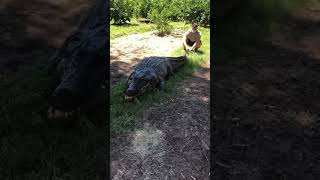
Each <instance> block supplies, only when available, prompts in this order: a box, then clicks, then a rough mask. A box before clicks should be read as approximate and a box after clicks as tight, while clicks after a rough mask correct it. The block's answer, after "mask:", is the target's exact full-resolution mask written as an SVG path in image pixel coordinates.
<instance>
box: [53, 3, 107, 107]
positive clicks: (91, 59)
mask: <svg viewBox="0 0 320 180" xmlns="http://www.w3.org/2000/svg"><path fill="white" fill-rule="evenodd" d="M108 11H109V7H108V4H107V0H96V4H95V5H94V7H92V9H91V10H90V11H89V13H88V14H87V16H85V17H84V18H83V19H82V21H81V23H80V25H79V27H78V29H77V30H76V31H75V32H74V33H72V34H71V35H70V36H69V37H68V38H67V39H66V41H65V42H64V44H63V45H62V47H61V48H60V49H59V51H57V52H56V54H55V55H54V56H53V57H52V59H51V61H50V63H51V68H53V69H54V70H55V72H56V73H57V74H58V75H59V79H60V83H59V84H58V86H57V87H56V89H55V90H54V92H53V93H52V95H51V97H50V98H49V102H50V104H51V105H52V106H53V107H54V108H56V109H59V110H63V111H72V110H75V109H77V108H79V107H80V105H81V104H83V103H85V102H86V101H88V100H90V99H93V98H94V95H95V92H97V90H98V89H99V88H101V86H102V84H103V83H105V81H106V80H105V75H106V72H107V71H106V68H107V66H106V65H107V64H106V62H107V58H108V54H107V44H108V42H109V30H108V24H109V19H108ZM103 99H105V98H103Z"/></svg>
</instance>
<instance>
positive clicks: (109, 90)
mask: <svg viewBox="0 0 320 180" xmlns="http://www.w3.org/2000/svg"><path fill="white" fill-rule="evenodd" d="M105 1H106V6H107V8H106V10H107V17H106V18H107V20H106V38H107V47H106V54H107V56H106V58H105V59H106V61H105V63H106V70H105V72H106V73H105V75H106V77H105V78H106V79H105V85H106V116H105V117H106V118H105V121H106V126H105V127H106V162H105V163H106V174H107V177H106V180H109V179H111V175H110V93H111V89H110V1H109V0H105Z"/></svg>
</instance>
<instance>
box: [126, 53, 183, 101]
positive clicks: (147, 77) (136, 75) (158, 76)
mask: <svg viewBox="0 0 320 180" xmlns="http://www.w3.org/2000/svg"><path fill="white" fill-rule="evenodd" d="M186 61H187V57H186V56H180V57H157V56H152V57H147V58H144V59H143V60H142V61H141V62H140V63H139V64H138V65H137V67H136V68H135V70H134V71H133V72H132V73H131V74H130V76H129V78H128V81H127V87H128V88H127V90H126V92H125V98H126V99H127V100H133V99H134V97H136V96H138V95H140V94H142V93H143V92H144V91H145V90H146V89H147V88H149V87H151V88H159V89H163V87H164V81H165V80H166V79H168V78H169V77H170V76H172V75H173V74H174V71H175V70H176V69H178V68H179V67H181V66H183V65H184V64H185V63H186Z"/></svg>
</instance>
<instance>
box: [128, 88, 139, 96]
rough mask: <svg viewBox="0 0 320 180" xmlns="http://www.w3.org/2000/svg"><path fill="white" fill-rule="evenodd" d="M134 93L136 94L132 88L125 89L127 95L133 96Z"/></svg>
mask: <svg viewBox="0 0 320 180" xmlns="http://www.w3.org/2000/svg"><path fill="white" fill-rule="evenodd" d="M136 94H137V91H135V90H132V89H128V90H127V91H126V95H127V96H134V95H136Z"/></svg>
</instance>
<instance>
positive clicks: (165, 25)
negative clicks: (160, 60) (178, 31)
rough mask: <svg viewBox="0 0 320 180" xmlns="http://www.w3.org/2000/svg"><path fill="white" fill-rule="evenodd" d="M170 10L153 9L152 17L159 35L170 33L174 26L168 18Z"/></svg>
mask: <svg viewBox="0 0 320 180" xmlns="http://www.w3.org/2000/svg"><path fill="white" fill-rule="evenodd" d="M167 15H168V10H167V9H164V10H163V11H159V10H158V9H154V10H152V11H151V14H150V18H151V20H152V22H153V23H154V24H155V25H156V29H157V31H158V35H165V34H170V33H171V31H172V29H173V27H172V26H171V25H170V24H169V22H170V20H169V19H168V16H167Z"/></svg>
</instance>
